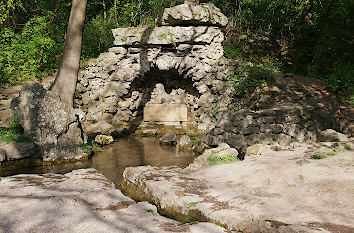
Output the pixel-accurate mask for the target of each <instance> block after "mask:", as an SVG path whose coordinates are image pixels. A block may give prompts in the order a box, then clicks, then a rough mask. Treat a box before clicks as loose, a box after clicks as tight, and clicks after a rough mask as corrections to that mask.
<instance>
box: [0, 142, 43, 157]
mask: <svg viewBox="0 0 354 233" xmlns="http://www.w3.org/2000/svg"><path fill="white" fill-rule="evenodd" d="M0 148H1V149H0V162H1V161H4V160H16V159H23V158H28V157H32V156H33V155H34V154H35V153H36V148H35V145H34V143H33V142H22V143H15V142H11V143H5V142H0Z"/></svg>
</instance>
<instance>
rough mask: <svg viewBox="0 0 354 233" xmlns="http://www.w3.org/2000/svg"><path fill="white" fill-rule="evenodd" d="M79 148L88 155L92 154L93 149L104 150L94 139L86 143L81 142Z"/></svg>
mask: <svg viewBox="0 0 354 233" xmlns="http://www.w3.org/2000/svg"><path fill="white" fill-rule="evenodd" d="M81 149H82V150H83V152H84V153H85V154H87V155H88V156H90V155H92V154H93V152H94V151H103V150H104V149H103V147H102V146H100V145H99V144H98V143H96V142H95V141H90V142H88V143H86V144H82V145H81Z"/></svg>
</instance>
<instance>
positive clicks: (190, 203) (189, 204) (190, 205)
mask: <svg viewBox="0 0 354 233" xmlns="http://www.w3.org/2000/svg"><path fill="white" fill-rule="evenodd" d="M196 204H198V202H189V203H188V207H189V208H191V207H193V206H195V205H196Z"/></svg>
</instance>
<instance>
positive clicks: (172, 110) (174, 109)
mask: <svg viewBox="0 0 354 233" xmlns="http://www.w3.org/2000/svg"><path fill="white" fill-rule="evenodd" d="M187 118H188V117H187V107H186V106H185V105H184V104H149V105H146V106H145V108H144V121H158V122H180V121H187Z"/></svg>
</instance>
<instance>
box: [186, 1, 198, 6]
mask: <svg viewBox="0 0 354 233" xmlns="http://www.w3.org/2000/svg"><path fill="white" fill-rule="evenodd" d="M184 3H185V4H188V5H192V6H195V5H199V0H184Z"/></svg>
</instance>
